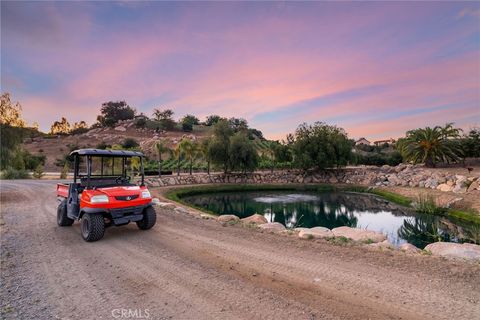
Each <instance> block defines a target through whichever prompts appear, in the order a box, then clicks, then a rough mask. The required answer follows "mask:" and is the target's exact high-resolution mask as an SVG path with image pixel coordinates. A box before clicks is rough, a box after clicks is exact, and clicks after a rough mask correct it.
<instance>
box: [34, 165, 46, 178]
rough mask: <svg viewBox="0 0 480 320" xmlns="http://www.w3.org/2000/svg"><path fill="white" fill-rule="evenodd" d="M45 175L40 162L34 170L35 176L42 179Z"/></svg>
mask: <svg viewBox="0 0 480 320" xmlns="http://www.w3.org/2000/svg"><path fill="white" fill-rule="evenodd" d="M44 175H45V173H44V172H43V166H42V165H41V164H39V165H38V166H37V167H36V168H35V170H34V171H33V177H34V178H35V179H41V178H42V177H43V176H44Z"/></svg>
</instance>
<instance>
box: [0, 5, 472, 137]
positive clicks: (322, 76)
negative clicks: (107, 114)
mask: <svg viewBox="0 0 480 320" xmlns="http://www.w3.org/2000/svg"><path fill="white" fill-rule="evenodd" d="M1 91H2V92H10V93H11V95H12V98H13V100H15V101H19V102H20V103H21V105H22V107H23V115H24V118H25V119H26V120H27V121H28V122H29V123H32V122H34V121H36V122H38V123H39V124H40V128H41V129H42V130H44V131H48V130H49V129H50V125H51V124H52V123H53V121H55V120H58V119H60V118H61V117H62V116H65V117H67V119H68V120H69V121H70V122H71V123H73V122H75V121H80V120H85V121H87V123H89V124H92V123H94V122H95V119H96V116H97V115H98V114H99V110H100V107H101V104H102V103H103V102H106V101H110V100H113V101H116V100H126V101H127V102H128V103H129V104H130V106H132V107H135V108H136V109H137V111H138V112H144V113H145V114H147V115H151V113H152V109H153V108H160V109H163V108H171V109H173V110H174V111H175V116H176V117H177V118H180V117H181V116H183V115H185V114H194V115H197V116H198V117H199V118H201V119H203V118H204V117H205V116H207V115H210V114H219V115H221V116H225V117H233V116H235V117H242V118H245V119H247V120H248V122H249V124H250V125H251V126H252V127H255V128H257V129H260V130H262V131H263V132H264V135H265V136H266V137H267V138H271V139H282V138H284V137H285V135H286V134H287V133H290V132H293V131H294V130H295V129H296V128H297V126H298V125H299V124H300V123H303V122H307V123H313V122H315V121H323V122H326V123H328V124H334V125H338V126H340V127H343V128H344V129H345V130H346V131H347V133H348V134H349V136H350V137H352V138H360V137H366V138H367V139H371V140H376V139H384V138H390V137H393V138H396V137H399V136H403V135H404V133H405V131H406V130H409V129H414V128H418V127H425V126H434V125H442V124H445V123H446V122H454V123H455V125H457V126H459V127H462V128H464V129H469V128H471V127H473V126H478V125H480V2H459V1H455V2H362V3H359V2H126V1H122V2H55V3H54V2H9V1H2V2H1Z"/></svg>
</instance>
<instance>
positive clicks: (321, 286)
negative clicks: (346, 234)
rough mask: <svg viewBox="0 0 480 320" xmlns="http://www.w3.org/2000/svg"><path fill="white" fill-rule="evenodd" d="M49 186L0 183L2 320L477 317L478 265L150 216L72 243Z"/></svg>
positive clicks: (164, 214) (73, 234) (163, 214)
mask: <svg viewBox="0 0 480 320" xmlns="http://www.w3.org/2000/svg"><path fill="white" fill-rule="evenodd" d="M54 189H55V182H54V181H33V180H31V181H15V182H10V181H8V182H7V181H2V182H1V213H2V218H3V219H2V222H1V223H2V226H1V228H2V229H1V230H2V237H1V241H2V252H1V254H2V277H1V280H2V283H1V297H0V298H1V302H0V303H1V308H2V309H1V311H2V318H5V319H56V318H59V319H126V318H129V319H138V318H144V319H145V318H148V319H479V318H480V265H478V264H476V265H475V264H471V263H463V262H452V261H447V260H443V259H439V258H434V257H428V256H418V257H413V256H407V255H405V254H401V253H393V252H377V251H371V250H367V249H364V248H361V247H342V246H338V245H333V244H329V243H327V242H322V241H320V240H319V241H312V240H299V239H297V238H294V237H288V236H279V235H273V234H267V233H261V232H259V231H258V230H254V229H249V228H242V227H240V226H227V227H224V226H222V225H221V224H219V223H217V222H216V221H210V220H202V219H197V218H194V217H192V216H189V215H183V214H179V213H174V212H169V211H158V210H157V212H158V220H157V225H156V226H155V228H154V229H152V230H150V231H140V230H138V229H137V227H136V226H135V225H129V226H126V227H121V228H111V229H108V230H107V232H106V235H105V238H104V239H102V240H101V241H99V242H94V243H86V242H84V241H83V240H82V239H81V236H80V230H79V224H78V223H75V224H74V225H73V226H72V227H63V228H60V227H57V225H56V221H55V215H56V205H57V202H56V198H55V192H54Z"/></svg>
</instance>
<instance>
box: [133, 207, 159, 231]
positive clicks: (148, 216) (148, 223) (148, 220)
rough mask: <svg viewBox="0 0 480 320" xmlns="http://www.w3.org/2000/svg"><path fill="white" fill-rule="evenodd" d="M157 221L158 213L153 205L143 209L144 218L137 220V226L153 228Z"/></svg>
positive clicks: (143, 228)
mask: <svg viewBox="0 0 480 320" xmlns="http://www.w3.org/2000/svg"><path fill="white" fill-rule="evenodd" d="M155 222H157V213H156V212H155V209H153V207H147V208H145V209H144V210H143V219H142V220H140V221H137V226H138V228H139V229H141V230H148V229H151V228H152V227H153V226H154V225H155Z"/></svg>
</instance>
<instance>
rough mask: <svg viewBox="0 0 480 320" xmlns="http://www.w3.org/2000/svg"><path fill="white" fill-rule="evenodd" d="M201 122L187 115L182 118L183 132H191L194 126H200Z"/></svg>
mask: <svg viewBox="0 0 480 320" xmlns="http://www.w3.org/2000/svg"><path fill="white" fill-rule="evenodd" d="M199 122H200V120H198V118H197V117H195V116H193V115H191V114H187V115H186V116H185V117H183V118H182V120H181V123H182V130H183V131H185V132H190V131H192V130H193V126H194V125H198V124H199Z"/></svg>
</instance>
